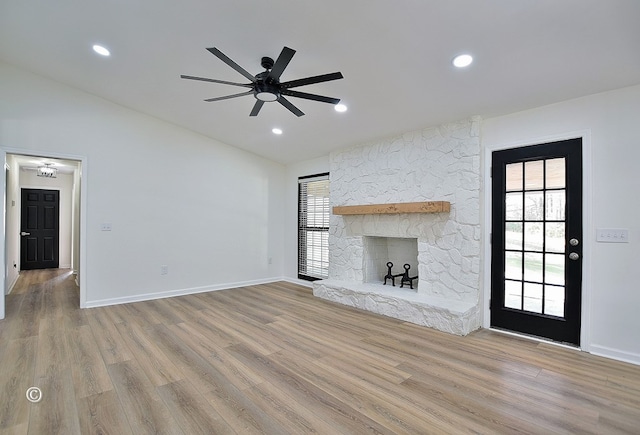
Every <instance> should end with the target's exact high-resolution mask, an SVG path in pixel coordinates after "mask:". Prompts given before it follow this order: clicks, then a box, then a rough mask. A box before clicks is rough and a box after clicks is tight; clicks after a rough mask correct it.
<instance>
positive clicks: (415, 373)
mask: <svg viewBox="0 0 640 435" xmlns="http://www.w3.org/2000/svg"><path fill="white" fill-rule="evenodd" d="M78 300H79V295H78V289H77V287H76V286H75V284H74V279H73V276H72V275H71V274H70V273H69V272H68V271H66V270H44V271H30V272H23V273H22V274H21V275H20V278H19V280H18V283H17V284H16V286H15V288H14V290H13V292H12V293H11V294H10V295H9V296H8V297H7V299H6V313H7V318H6V319H5V320H2V321H0V394H1V395H0V434H34V435H42V434H46V435H49V434H65V435H66V434H118V435H121V434H136V435H138V434H165V433H166V434H234V433H237V434H303V433H320V434H363V433H377V434H440V433H443V434H463V433H481V434H502V433H533V434H538V433H539V434H549V433H594V434H617V433H627V434H640V367H639V366H634V365H631V364H625V363H621V362H616V361H612V360H608V359H605V358H600V357H596V356H593V355H589V354H586V353H581V352H578V351H574V350H570V349H564V348H560V347H556V346H553V345H550V344H546V343H538V342H534V341H529V340H525V339H520V338H515V337H511V336H506V335H503V334H499V333H495V332H492V331H488V330H481V331H477V332H475V333H473V334H471V335H469V336H467V337H456V336H452V335H448V334H444V333H440V332H437V331H434V330H431V329H428V328H424V327H420V326H417V325H413V324H410V323H404V322H402V321H399V320H396V319H391V318H387V317H383V316H378V315H375V314H372V313H368V312H363V311H358V310H355V309H352V308H349V307H345V306H342V305H338V304H333V303H331V302H327V301H324V300H321V299H317V298H314V297H313V295H312V294H311V291H310V290H309V289H308V288H305V287H301V286H296V285H293V284H289V283H276V284H268V285H259V286H252V287H244V288H240V289H234V290H225V291H217V292H211V293H203V294H198V295H190V296H182V297H176V298H171V299H162V300H156V301H149V302H139V303H133V304H128V305H119V306H112V307H103V308H93V309H87V310H80V309H79V308H78ZM30 386H37V387H39V388H41V389H42V392H43V399H42V401H41V402H39V403H30V402H28V401H27V400H26V397H25V393H26V390H27V388H29V387H30Z"/></svg>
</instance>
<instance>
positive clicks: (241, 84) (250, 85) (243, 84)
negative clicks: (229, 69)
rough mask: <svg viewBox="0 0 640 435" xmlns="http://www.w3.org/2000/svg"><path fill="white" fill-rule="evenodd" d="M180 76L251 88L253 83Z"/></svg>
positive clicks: (186, 77) (187, 77)
mask: <svg viewBox="0 0 640 435" xmlns="http://www.w3.org/2000/svg"><path fill="white" fill-rule="evenodd" d="M180 78H181V79H188V80H200V81H201V82H211V83H222V84H223V85H233V86H242V87H245V88H252V87H253V83H235V82H228V81H226V80H216V79H208V78H205V77H194V76H185V75H181V76H180Z"/></svg>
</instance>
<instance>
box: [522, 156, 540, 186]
mask: <svg viewBox="0 0 640 435" xmlns="http://www.w3.org/2000/svg"><path fill="white" fill-rule="evenodd" d="M543 174H544V160H536V161H533V162H526V163H525V164H524V190H540V189H542V188H544V178H543Z"/></svg>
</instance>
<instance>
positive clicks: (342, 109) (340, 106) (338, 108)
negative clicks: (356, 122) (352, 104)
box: [334, 104, 347, 112]
mask: <svg viewBox="0 0 640 435" xmlns="http://www.w3.org/2000/svg"><path fill="white" fill-rule="evenodd" d="M334 109H335V110H336V112H346V111H347V106H345V105H344V104H336V106H335V107H334Z"/></svg>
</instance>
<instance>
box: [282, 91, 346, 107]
mask: <svg viewBox="0 0 640 435" xmlns="http://www.w3.org/2000/svg"><path fill="white" fill-rule="evenodd" d="M280 94H281V95H288V96H289V97H298V98H305V99H307V100H313V101H321V102H323V103H329V104H338V103H339V102H340V98H331V97H323V96H322V95H315V94H307V93H306V92H298V91H290V90H288V89H281V90H280Z"/></svg>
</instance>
